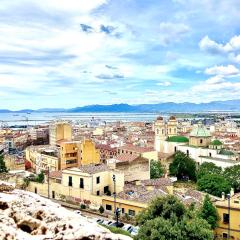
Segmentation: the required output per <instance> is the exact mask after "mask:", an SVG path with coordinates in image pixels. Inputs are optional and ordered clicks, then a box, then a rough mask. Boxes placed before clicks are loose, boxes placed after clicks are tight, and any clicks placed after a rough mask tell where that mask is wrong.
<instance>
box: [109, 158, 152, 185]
mask: <svg viewBox="0 0 240 240" xmlns="http://www.w3.org/2000/svg"><path fill="white" fill-rule="evenodd" d="M107 165H108V166H109V167H110V168H111V169H116V170H119V171H121V172H123V173H124V181H125V182H134V181H138V180H146V179H150V166H149V165H150V161H149V160H148V159H147V158H144V157H141V156H139V155H133V154H126V153H123V154H121V155H118V156H117V157H116V158H112V159H108V160H107Z"/></svg>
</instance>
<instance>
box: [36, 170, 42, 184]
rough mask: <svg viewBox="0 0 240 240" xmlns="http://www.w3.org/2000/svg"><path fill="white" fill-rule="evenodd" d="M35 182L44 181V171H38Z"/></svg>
mask: <svg viewBox="0 0 240 240" xmlns="http://www.w3.org/2000/svg"><path fill="white" fill-rule="evenodd" d="M35 180H36V182H38V183H43V182H44V173H43V171H41V173H39V174H38V175H37V177H36V179H35Z"/></svg>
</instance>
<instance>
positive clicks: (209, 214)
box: [200, 194, 219, 229]
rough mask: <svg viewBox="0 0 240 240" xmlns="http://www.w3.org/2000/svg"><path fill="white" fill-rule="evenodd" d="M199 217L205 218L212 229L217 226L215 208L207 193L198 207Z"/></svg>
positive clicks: (217, 217)
mask: <svg viewBox="0 0 240 240" xmlns="http://www.w3.org/2000/svg"><path fill="white" fill-rule="evenodd" d="M200 217H201V218H203V219H205V220H206V221H207V222H208V223H209V224H210V226H211V228H212V229H215V228H216V227H217V222H218V220H219V216H218V213H217V209H216V207H215V206H214V205H213V203H212V201H211V198H210V197H209V195H208V194H207V195H206V196H205V199H204V202H203V205H202V207H201V209H200Z"/></svg>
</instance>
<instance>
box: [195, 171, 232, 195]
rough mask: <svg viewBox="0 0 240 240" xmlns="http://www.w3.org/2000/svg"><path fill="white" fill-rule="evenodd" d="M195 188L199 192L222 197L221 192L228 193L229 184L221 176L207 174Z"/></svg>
mask: <svg viewBox="0 0 240 240" xmlns="http://www.w3.org/2000/svg"><path fill="white" fill-rule="evenodd" d="M197 187H198V190H200V191H205V192H207V193H209V194H212V195H214V196H217V197H221V196H222V192H225V193H229V192H230V190H231V185H230V183H229V182H228V181H227V180H226V178H224V177H223V176H221V175H216V174H207V175H204V176H203V177H201V178H200V179H199V180H198V181H197Z"/></svg>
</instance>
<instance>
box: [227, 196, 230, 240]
mask: <svg viewBox="0 0 240 240" xmlns="http://www.w3.org/2000/svg"><path fill="white" fill-rule="evenodd" d="M230 198H231V195H230V194H227V199H228V239H230V238H231V237H230Z"/></svg>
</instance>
